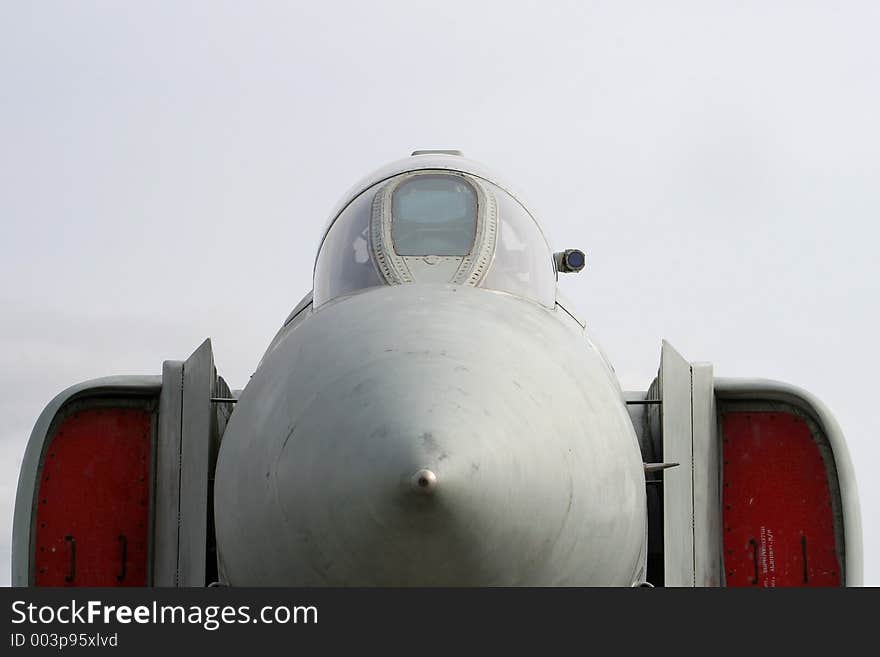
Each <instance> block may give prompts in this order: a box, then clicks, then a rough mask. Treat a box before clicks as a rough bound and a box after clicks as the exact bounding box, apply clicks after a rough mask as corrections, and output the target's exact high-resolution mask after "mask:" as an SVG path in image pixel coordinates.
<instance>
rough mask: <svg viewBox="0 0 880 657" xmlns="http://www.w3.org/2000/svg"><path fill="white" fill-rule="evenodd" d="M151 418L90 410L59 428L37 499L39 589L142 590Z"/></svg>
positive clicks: (134, 412) (144, 413)
mask: <svg viewBox="0 0 880 657" xmlns="http://www.w3.org/2000/svg"><path fill="white" fill-rule="evenodd" d="M149 476H150V413H149V411H147V410H144V409H138V408H91V409H85V410H81V411H78V412H76V413H73V414H72V415H70V416H69V417H67V418H66V419H65V420H63V421H62V422H61V424H60V425H59V426H58V429H57V431H56V433H55V435H54V436H53V437H52V438H51V441H50V443H49V445H48V446H47V448H46V453H45V462H44V464H43V467H42V470H41V472H40V484H39V487H40V490H39V496H38V497H37V500H36V504H37V512H36V516H37V518H36V523H37V524H36V535H35V536H36V541H35V545H34V550H35V558H34V563H35V572H34V584H35V585H37V586H144V585H146V584H147V554H148V544H147V530H148V527H149V524H150V523H149V491H150V483H149Z"/></svg>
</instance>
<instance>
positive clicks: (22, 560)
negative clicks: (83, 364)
mask: <svg viewBox="0 0 880 657" xmlns="http://www.w3.org/2000/svg"><path fill="white" fill-rule="evenodd" d="M161 383H162V379H161V377H158V376H111V377H105V378H101V379H93V380H91V381H85V382H83V383H79V384H77V385H74V386H71V387H70V388H67V389H66V390H64V391H63V392H62V393H60V394H59V395H57V396H56V397H55V398H54V399H53V400H52V401H51V402H49V404H48V405H47V406H46V408H45V409H43V412H42V413H41V414H40V417H39V418H38V419H37V422H36V424H35V425H34V429H33V431H32V432H31V436H30V439H29V440H28V444H27V447H26V448H25V452H24V457H23V459H22V463H21V471H20V473H19V476H18V489H17V491H16V496H15V515H14V519H13V525H12V585H13V586H28V584H29V583H30V581H29V580H30V573H31V571H32V569H33V550H32V549H31V545H32V525H33V522H32V520H33V515H32V514H33V510H34V501H35V495H36V491H37V478H38V476H39V469H40V460H41V458H42V456H43V452H44V450H45V447H46V442H47V440H48V439H49V437H50V430H51V428H52V424H53V422H54V421H55V419H56V416H57V415H58V413H59V412H60V411H61V410H62V409H63V408H64V407H65V406H67V405H68V404H69V403H71V402H73V401H75V400H79V399H87V398H96V397H97V398H100V397H108V396H112V397H140V398H143V397H155V396H156V395H158V394H159V388H160V386H161Z"/></svg>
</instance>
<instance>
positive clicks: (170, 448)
mask: <svg viewBox="0 0 880 657" xmlns="http://www.w3.org/2000/svg"><path fill="white" fill-rule="evenodd" d="M182 412H183V363H182V362H181V361H165V362H164V363H163V364H162V392H161V394H160V396H159V432H158V439H157V448H156V498H155V505H156V515H155V525H154V527H155V529H154V539H153V540H154V543H153V545H154V546H155V547H154V552H153V555H154V557H153V569H154V570H153V572H154V577H153V583H154V584H155V585H156V586H177V557H178V552H177V540H178V528H179V525H178V523H179V520H180V517H179V511H180V444H181V443H180V432H181V414H182Z"/></svg>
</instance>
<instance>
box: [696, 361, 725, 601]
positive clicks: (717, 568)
mask: <svg viewBox="0 0 880 657" xmlns="http://www.w3.org/2000/svg"><path fill="white" fill-rule="evenodd" d="M691 383H692V385H691V408H692V416H693V479H694V483H693V487H694V504H693V511H694V584H695V585H696V586H721V584H722V582H723V578H722V569H721V563H722V562H721V550H722V545H721V541H722V532H721V487H720V485H719V482H720V478H721V461H720V449H719V445H718V421H717V416H716V414H715V412H716V408H715V387H714V377H713V375H712V365H711V364H709V363H693V364H692V365H691Z"/></svg>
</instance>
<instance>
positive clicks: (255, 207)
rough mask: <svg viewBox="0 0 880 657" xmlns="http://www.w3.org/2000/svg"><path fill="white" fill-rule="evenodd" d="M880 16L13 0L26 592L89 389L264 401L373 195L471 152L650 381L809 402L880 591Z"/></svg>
mask: <svg viewBox="0 0 880 657" xmlns="http://www.w3.org/2000/svg"><path fill="white" fill-rule="evenodd" d="M878 33H880V3H876V2H863V3H860V2H837V1H831V0H827V1H826V2H805V1H798V2H767V1H766V0H764V1H758V2H743V1H736V2H733V1H730V2H687V3H685V2H679V3H676V2H665V3H656V2H638V3H629V2H621V1H620V0H616V1H614V2H584V1H582V0H581V1H577V2H513V1H510V0H507V1H504V2H475V1H473V0H471V1H469V2H454V1H450V0H444V1H443V2H416V1H413V0H408V1H407V2H376V1H374V2H369V3H362V2H347V3H339V2H327V1H324V2H321V3H315V2H308V3H306V2H303V3H297V2H272V3H269V2H237V3H225V2H196V3H192V2H149V3H146V2H142V3H137V4H136V3H131V2H126V3H119V2H98V3H94V2H31V1H30V0H20V1H15V2H13V1H10V0H7V1H5V2H2V3H0V222H2V232H0V370H2V372H3V377H2V381H0V418H2V421H0V584H8V583H9V551H10V548H9V546H10V535H11V527H12V508H13V502H14V497H15V488H16V482H17V477H18V469H19V464H20V460H21V456H22V454H23V451H24V447H25V443H26V441H27V438H28V436H29V433H30V430H31V428H32V426H33V424H34V422H35V421H36V419H37V416H38V415H39V413H40V411H41V410H42V408H43V407H44V406H45V404H46V403H47V402H48V401H49V400H50V399H51V398H52V397H53V396H54V395H55V394H56V393H58V392H59V391H61V390H62V389H64V388H66V387H67V386H68V385H70V384H72V383H75V382H79V381H81V380H85V379H89V378H94V377H98V376H104V375H108V374H123V373H148V374H158V373H160V371H161V365H162V361H163V360H165V359H184V358H186V357H187V356H188V355H189V354H190V352H192V351H193V350H194V349H195V347H197V346H198V344H199V343H200V342H201V341H202V340H203V339H204V338H205V337H208V336H210V337H211V338H212V339H213V341H214V349H215V355H216V359H217V364H218V367H219V369H220V372H221V374H223V376H224V377H225V378H226V379H227V381H229V383H230V385H231V386H232V387H243V386H244V385H245V384H246V383H247V381H248V377H249V375H250V374H251V373H252V371H253V369H254V367H255V366H256V363H257V361H258V360H259V357H260V356H261V355H262V351H263V349H264V348H265V347H266V345H267V343H268V341H269V340H270V339H271V337H272V335H273V334H274V332H275V331H276V330H277V328H278V326H279V325H280V323H281V321H282V320H283V319H284V318H285V316H286V315H287V313H288V312H289V311H290V309H291V308H292V307H293V305H294V304H295V303H296V302H297V301H298V300H299V299H300V298H301V297H302V295H303V294H304V293H305V292H307V291H308V290H309V289H310V287H311V271H312V265H313V261H314V252H315V249H316V247H317V243H318V240H319V238H320V235H321V231H322V228H323V226H324V223H325V221H326V219H327V214H328V212H329V211H330V210H331V208H332V206H333V205H334V204H335V202H336V201H337V200H338V198H339V196H340V195H341V194H342V193H343V192H344V191H345V190H346V189H348V187H349V186H350V185H351V184H353V183H354V182H355V181H356V180H357V179H358V178H360V177H361V176H362V175H364V174H366V173H367V172H368V171H370V170H371V169H374V168H377V167H378V166H380V165H381V164H383V163H385V162H387V161H389V160H393V159H397V158H399V157H403V156H406V155H408V154H409V152H410V151H412V150H413V149H416V148H424V147H453V148H461V149H462V150H464V151H465V154H466V155H468V156H471V157H473V158H475V159H477V160H480V161H482V162H484V163H485V164H487V165H488V166H490V167H494V168H495V169H496V170H498V171H499V172H500V174H501V175H502V176H503V177H505V178H506V179H508V180H510V181H511V182H512V184H513V186H514V187H516V188H517V189H519V190H522V191H523V192H524V194H525V196H526V198H527V199H528V200H529V201H531V204H532V206H533V208H534V209H535V211H536V214H537V216H538V217H539V219H540V220H541V221H542V224H543V226H544V228H545V231H546V232H547V234H548V236H549V237H550V239H551V241H552V245H553V246H554V247H556V248H558V249H561V248H566V247H579V248H582V249H584V250H585V251H586V252H587V253H588V268H587V270H586V271H585V272H584V273H583V274H581V275H579V276H570V277H567V278H565V280H564V281H563V282H562V284H563V287H564V291H565V292H566V293H567V294H568V295H569V296H570V297H571V298H572V299H573V300H574V301H575V303H576V305H577V306H579V309H580V310H581V312H582V314H583V315H584V316H585V318H586V319H587V321H588V322H589V324H590V327H591V329H592V331H593V333H594V334H595V336H596V337H597V338H598V340H599V341H600V343H602V345H603V346H604V348H605V350H606V351H607V352H608V355H609V357H610V358H611V360H612V362H613V364H614V365H615V367H616V369H617V372H618V374H619V375H620V378H621V380H622V382H623V384H624V386H625V387H627V388H630V389H644V388H645V387H646V386H647V385H648V384H649V383H650V381H651V379H652V378H653V376H654V374H655V373H656V369H657V364H658V358H659V351H660V339H661V338H666V339H667V340H669V341H670V342H671V343H672V344H673V345H674V346H675V347H676V348H677V349H678V350H679V351H680V352H682V354H683V355H685V357H687V358H688V359H690V360H701V361H710V362H712V363H714V365H715V371H716V374H717V375H721V376H758V377H768V378H775V379H781V380H784V381H788V382H791V383H794V384H796V385H799V386H802V387H804V388H806V389H808V390H810V391H811V392H813V393H814V394H816V395H817V396H818V397H819V398H821V399H822V400H824V401H825V402H826V403H827V404H828V405H829V406H830V407H831V409H832V410H833V411H834V413H835V414H836V416H837V418H838V420H839V421H840V424H841V426H842V428H843V430H844V433H845V434H846V436H847V440H848V443H849V446H850V453H851V456H852V459H853V461H854V463H855V467H856V472H857V476H858V482H859V488H860V495H861V504H862V515H863V522H864V543H865V581H866V583H869V584H873V585H878V584H880V563H878V561H880V560H878V559H877V558H876V555H877V552H878V549H880V518H878V507H880V483H878V477H877V476H876V464H877V463H878V462H880V435H878V431H877V428H878V419H877V418H878V413H877V392H876V388H877V383H876V379H877V375H878V355H877V354H878V351H877V340H878V336H880V312H878V292H880V259H878V257H877V252H878V241H880V239H878V238H880V229H878V220H880V175H878V174H880V165H878V153H880V131H878V117H880V40H878V38H877V35H878Z"/></svg>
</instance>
